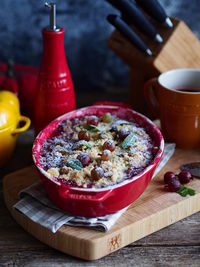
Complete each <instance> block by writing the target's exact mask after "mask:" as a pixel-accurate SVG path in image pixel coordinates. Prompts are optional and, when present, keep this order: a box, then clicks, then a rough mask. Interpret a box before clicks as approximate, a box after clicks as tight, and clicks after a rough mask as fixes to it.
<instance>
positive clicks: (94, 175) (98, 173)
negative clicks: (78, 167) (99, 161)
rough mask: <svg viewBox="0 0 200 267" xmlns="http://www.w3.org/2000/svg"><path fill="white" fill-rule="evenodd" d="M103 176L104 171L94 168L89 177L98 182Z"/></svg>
mask: <svg viewBox="0 0 200 267" xmlns="http://www.w3.org/2000/svg"><path fill="white" fill-rule="evenodd" d="M103 175H104V170H103V168H101V167H94V169H92V171H91V177H92V179H93V180H96V181H98V180H99V179H100V178H102V177H103Z"/></svg>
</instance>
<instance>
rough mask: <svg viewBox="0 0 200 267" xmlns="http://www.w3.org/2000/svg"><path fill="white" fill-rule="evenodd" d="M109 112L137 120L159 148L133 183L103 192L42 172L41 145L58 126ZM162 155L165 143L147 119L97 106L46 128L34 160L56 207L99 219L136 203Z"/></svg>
mask: <svg viewBox="0 0 200 267" xmlns="http://www.w3.org/2000/svg"><path fill="white" fill-rule="evenodd" d="M106 112H110V113H111V114H115V115H116V116H117V117H119V118H121V119H127V120H130V119H131V120H134V122H136V123H137V124H138V125H139V126H141V127H144V128H145V129H146V131H147V132H148V134H149V135H150V136H151V137H152V139H153V140H154V142H155V145H156V146H157V147H158V148H159V149H158V151H157V153H156V155H155V156H154V158H153V161H152V162H151V164H150V165H148V166H147V167H146V168H145V169H144V170H143V171H142V172H141V173H139V174H138V175H136V176H134V177H132V178H131V179H126V180H124V181H123V182H121V183H118V184H116V185H113V186H109V187H105V188H100V189H99V188H98V189H94V188H80V187H72V186H68V185H66V184H63V183H62V182H60V181H58V179H57V178H49V177H48V175H47V173H46V172H45V170H44V169H43V168H42V164H41V160H40V153H41V148H42V144H43V143H44V141H45V140H46V139H48V138H50V137H51V135H52V134H53V132H54V131H55V129H56V127H58V124H59V123H60V122H62V121H63V120H66V119H72V118H81V117H84V116H87V115H92V114H95V115H97V116H102V115H103V114H104V113H106ZM163 151H164V140H163V137H162V134H161V133H160V131H159V129H158V128H157V127H156V126H155V125H154V124H153V123H152V122H151V121H150V120H149V119H148V118H146V117H145V116H143V115H141V114H139V113H137V112H135V111H133V110H131V109H129V108H126V107H122V106H108V105H106V106H103V105H95V106H90V107H85V108H82V109H78V110H75V111H72V112H69V113H67V114H65V115H63V116H61V117H59V118H57V119H55V120H54V121H52V122H51V123H50V124H49V125H48V126H47V127H46V128H44V129H43V130H42V131H41V132H40V133H39V135H38V136H37V137H36V139H35V142H34V145H33V160H34V163H35V165H36V167H37V168H38V170H39V173H40V177H41V179H42V181H43V184H44V187H45V189H46V192H47V194H48V196H49V198H50V199H51V200H52V202H53V203H54V204H55V205H57V206H58V207H59V208H61V209H63V210H64V211H66V212H69V213H71V214H74V215H80V216H87V217H96V216H103V215H107V214H111V213H114V212H116V211H118V210H121V209H123V208H124V207H126V206H128V205H130V204H131V203H132V202H133V201H135V200H136V199H137V198H138V197H139V196H140V195H141V194H142V193H143V192H144V190H145V189H146V187H147V185H148V184H149V182H150V181H151V179H152V176H153V173H154V170H155V168H156V166H157V165H158V163H159V161H160V159H161V157H162V154H163Z"/></svg>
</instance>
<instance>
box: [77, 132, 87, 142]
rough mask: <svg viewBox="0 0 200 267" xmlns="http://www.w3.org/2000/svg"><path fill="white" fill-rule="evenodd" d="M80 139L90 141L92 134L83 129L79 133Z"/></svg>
mask: <svg viewBox="0 0 200 267" xmlns="http://www.w3.org/2000/svg"><path fill="white" fill-rule="evenodd" d="M78 139H79V140H85V141H89V140H90V134H89V133H88V132H87V131H84V130H82V131H80V132H79V133H78Z"/></svg>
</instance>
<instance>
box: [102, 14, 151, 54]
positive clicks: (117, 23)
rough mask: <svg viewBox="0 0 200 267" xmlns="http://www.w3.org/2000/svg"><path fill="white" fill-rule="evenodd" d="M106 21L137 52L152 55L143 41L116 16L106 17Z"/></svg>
mask: <svg viewBox="0 0 200 267" xmlns="http://www.w3.org/2000/svg"><path fill="white" fill-rule="evenodd" d="M107 20H108V22H109V23H110V24H112V25H113V26H114V27H115V28H116V29H117V30H118V31H119V32H120V33H121V34H122V35H123V36H124V37H125V38H126V39H128V40H129V41H130V42H131V43H132V44H133V45H134V46H136V47H137V48H138V49H139V50H141V51H143V52H145V53H147V54H148V55H149V56H151V55H152V52H151V50H150V49H149V48H148V47H147V46H146V44H145V43H144V42H143V40H142V39H141V38H140V37H139V36H138V35H137V34H136V33H135V32H134V31H133V30H132V29H131V28H130V27H129V26H128V25H127V24H126V23H125V22H124V21H123V20H122V19H121V18H120V17H119V16H117V15H112V14H111V15H108V17H107Z"/></svg>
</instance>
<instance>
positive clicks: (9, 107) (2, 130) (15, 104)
mask: <svg viewBox="0 0 200 267" xmlns="http://www.w3.org/2000/svg"><path fill="white" fill-rule="evenodd" d="M30 123H31V121H30V119H29V118H28V117H25V116H21V115H20V111H19V101H18V98H17V97H16V96H15V95H14V94H12V93H10V92H6V91H1V92H0V166H2V165H3V164H4V163H5V162H6V161H7V160H8V159H9V158H10V156H11V155H12V152H13V150H14V148H15V145H16V141H17V137H18V134H19V133H22V132H25V131H26V130H27V129H28V128H29V126H30ZM21 124H23V125H22V126H20V125H21Z"/></svg>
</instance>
